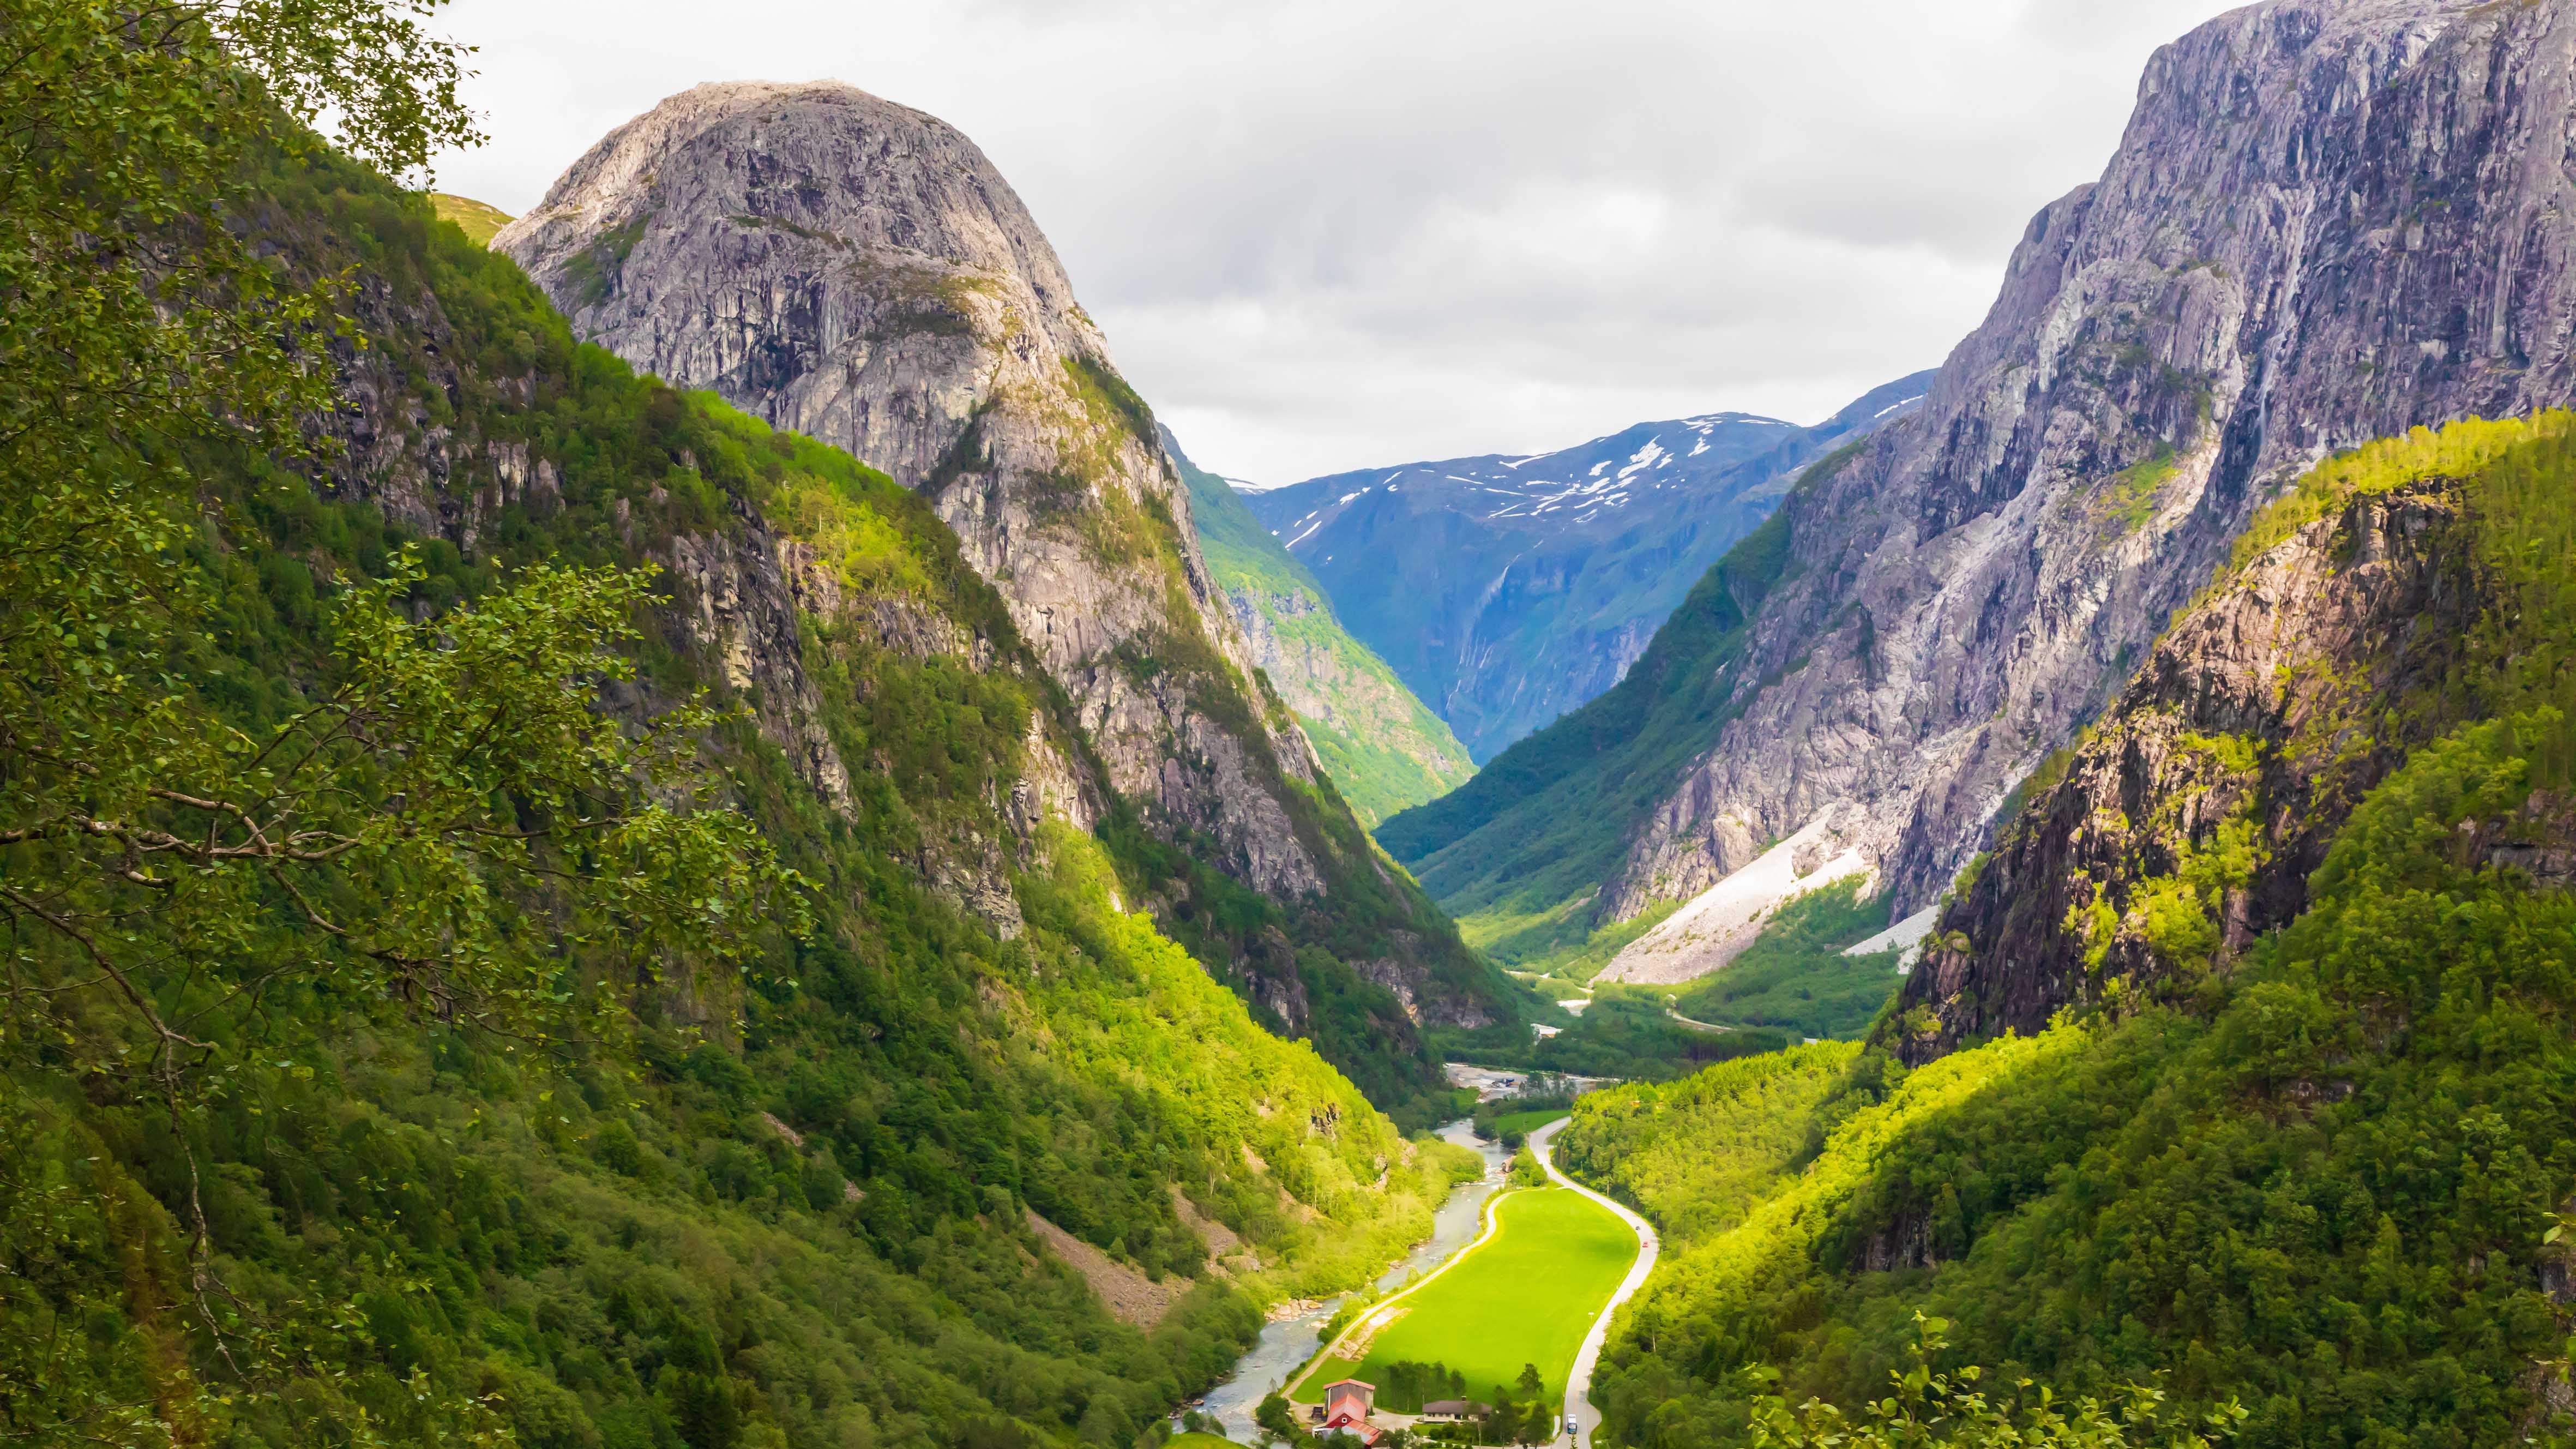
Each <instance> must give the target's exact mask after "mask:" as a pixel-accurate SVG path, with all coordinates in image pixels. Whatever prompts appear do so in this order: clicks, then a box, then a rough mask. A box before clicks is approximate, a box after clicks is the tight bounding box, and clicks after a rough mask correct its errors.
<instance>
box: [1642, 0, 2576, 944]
mask: <svg viewBox="0 0 2576 1449" xmlns="http://www.w3.org/2000/svg"><path fill="white" fill-rule="evenodd" d="M2571 42H2576V7H2571V6H2569V5H2566V4H2563V3H2558V0H2532V3H2517V4H2501V5H2497V4H2482V3H2476V0H2273V3H2268V4H2261V5H2254V6H2249V7H2247V8H2246V9H2243V10H2239V11H2236V12H2233V13H2231V14H2229V15H2226V16H2223V17H2221V18H2219V19H2217V20H2215V21H2212V22H2210V23H2209V24H2208V25H2206V26H2203V27H2202V28H2201V29H2199V30H2197V31H2195V32H2193V33H2192V34H2191V35H2189V36H2187V37H2185V38H2184V39H2182V40H2180V41H2178V42H2176V43H2174V44H2172V45H2170V46H2167V47H2165V48H2164V49H2163V50H2161V51H2159V52H2158V53H2157V54H2156V56H2155V57H2154V59H2153V61H2152V62H2151V63H2150V64H2149V66H2148V69H2147V73H2146V78H2145V80H2144V82H2143V84H2142V85H2141V87H2140V93H2139V100H2138V106H2137V110H2136V112H2135V114H2134V116H2133V117H2132V119H2131V121H2130V124H2129V128H2128V132H2127V135H2126V136H2125V138H2124V139H2123V141H2122V143H2121V146H2120V149H2119V152H2118V154H2117V155H2116V156H2115V157H2114V158H2113V159H2112V162H2111V164H2110V167H2109V169H2108V170H2106V171H2105V172H2104V174H2103V176H2102V179H2101V180H2100V181H2099V182H2098V183H2095V184H2093V185H2089V186H2085V187H2082V188H2079V189H2078V190H2076V191H2075V192H2073V193H2072V194H2070V195H2068V196H2067V197H2066V198H2064V199H2063V200H2061V201H2059V202H2057V203H2055V204H2054V205H2052V206H2050V207H2048V208H2047V209H2046V210H2044V211H2042V212H2041V213H2040V214H2039V216H2038V217H2037V218H2036V219H2035V220H2033V221H2032V223H2031V225H2030V228H2029V231H2028V232H2027V233H2026V235H2025V236H2024V239H2023V241H2022V244H2021V246H2020V247H2019V249H2018V250H2017V252H2016V254H2015V255H2014V257H2013V260H2012V264H2011V267H2010V270H2009V272H2008V275H2007V278H2006V281H2005V285H2004V290H2003V294H2002V296H2001V297H2000V298H1999V299H1998V300H1997V301H1996V303H1995V306H1994V309H1993V311H1992V312H1991V313H1990V314H1989V316H1988V318H1987V320H1986V322H1985V324H1984V325H1983V326H1982V327H1980V328H1979V329H1978V330H1977V331H1976V333H1974V334H1973V335H1972V336H1970V337H1969V338H1968V339H1967V340H1966V341H1965V342H1964V343H1962V344H1961V345H1960V346H1959V348H1958V350H1957V351H1956V352H1954V353H1953V354H1952V355H1951V357H1950V359H1949V361H1948V362H1947V363H1946V364H1945V365H1944V366H1943V367H1942V369H1941V371H1940V374H1939V376H1938V378H1937V379H1936V380H1935V381H1934V383H1933V385H1932V388H1931V393H1930V396H1929V397H1928V398H1927V399H1926V400H1925V402H1924V405H1923V407H1922V410H1921V411H1920V412H1918V413H1917V414H1915V415H1914V416H1912V417H1910V418H1907V419H1905V420H1903V421H1901V422H1899V423H1897V424H1895V425H1893V426H1891V427H1889V428H1887V429H1886V430H1885V431H1883V432H1882V433H1881V434H1880V435H1879V437H1878V438H1877V439H1876V440H1875V441H1874V442H1873V444H1872V445H1871V446H1870V447H1869V448H1868V449H1867V450H1866V451H1865V452H1864V454H1863V455H1862V456H1861V457H1860V458H1858V459H1857V460H1855V461H1854V462H1853V463H1852V465H1851V466H1849V467H1846V468H1844V469H1842V470H1841V471H1839V472H1838V473H1836V474H1835V475H1834V476H1832V477H1831V478H1830V479H1829V480H1826V481H1824V482H1822V483H1820V484H1819V485H1818V486H1816V487H1814V488H1812V489H1810V490H1807V491H1805V492H1803V493H1802V494H1801V495H1799V496H1797V497H1794V498H1793V499H1791V500H1790V501H1789V502H1788V503H1787V504H1786V505H1784V512H1785V513H1786V515H1787V518H1788V522H1789V543H1788V557H1787V559H1786V563H1785V571H1784V572H1783V573H1782V575H1781V576H1780V578H1779V580H1778V582H1777V584H1776V585H1775V586H1773V587H1771V588H1770V589H1769V590H1768V592H1767V595H1766V596H1765V597H1764V598H1763V600H1762V603H1761V606H1760V608H1759V610H1758V612H1756V613H1755V615H1754V617H1753V618H1752V620H1751V621H1750V625H1749V630H1748V634H1747V640H1746V645H1745V648H1744V650H1743V651H1742V654H1741V656H1740V659H1739V660H1738V661H1736V662H1735V663H1733V664H1732V665H1731V667H1732V669H1733V671H1734V673H1733V677H1732V683H1731V686H1730V688H1731V702H1730V709H1729V711H1728V712H1729V713H1731V715H1732V718H1731V719H1730V720H1729V722H1727V723H1726V724H1725V725H1724V728H1723V729H1722V730H1721V731H1719V732H1718V733H1717V734H1716V736H1715V738H1714V739H1712V740H1711V741H1710V743H1709V746H1708V748H1707V750H1706V753H1705V754H1703V755H1702V756H1701V757H1700V758H1699V759H1698V760H1697V761H1696V762H1695V763H1694V764H1692V765H1691V766H1690V767H1689V769H1688V770H1687V772H1686V773H1685V774H1684V776H1683V778H1682V779H1681V780H1680V781H1679V782H1678V783H1677V785H1676V786H1675V787H1674V788H1673V789H1671V790H1670V792H1669V793H1667V794H1666V795H1665V797H1664V798H1663V800H1662V803H1661V804H1660V805H1658V806H1656V807H1655V808H1654V809H1652V810H1651V811H1650V812H1648V813H1647V815H1646V816H1645V817H1644V818H1643V819H1641V820H1639V821H1638V823H1637V826H1636V828H1635V830H1634V832H1633V834H1632V836H1631V838H1630V843H1629V847H1628V849H1627V852H1626V856H1625V859H1624V860H1622V861H1621V862H1620V863H1619V864H1618V866H1617V867H1616V868H1615V870H1614V871H1613V872H1612V873H1611V876H1610V878H1609V880H1608V881H1607V882H1606V883H1605V902H1606V905H1607V909H1608V911H1609V913H1610V914H1612V915H1614V916H1620V917H1624V916H1626V915H1629V914H1633V913H1634V912H1636V911H1638V910H1641V909H1643V908H1644V907H1645V906H1646V905H1648V904H1649V903H1650V902H1652V901H1655V900H1658V899H1670V898H1674V897H1687V896H1690V895H1692V894H1694V893H1696V892H1697V891H1699V890H1701V889H1703V888H1705V887H1706V886H1707V885H1708V884H1709V883H1711V882H1712V881H1714V880H1716V879H1718V878H1720V877H1722V876H1723V875H1724V874H1726V873H1727V872H1729V871H1732V870H1735V869H1737V868H1739V867H1741V866H1743V865H1744V864H1746V863H1747V861H1748V860H1749V859H1750V856H1749V855H1747V854H1746V853H1745V848H1744V846H1743V844H1742V843H1741V839H1740V837H1743V836H1747V835H1749V836H1750V838H1754V839H1759V838H1760V837H1762V836H1764V835H1768V834H1784V833H1786V832H1788V831H1790V830H1793V829H1796V828H1798V827H1799V826H1800V825H1801V824H1803V823H1804V822H1806V821H1808V820H1812V819H1814V818H1816V817H1817V816H1818V815H1820V814H1822V813H1824V812H1826V811H1828V810H1831V809H1836V808H1838V807H1841V808H1847V809H1848V810H1850V811H1851V812H1852V813H1850V814H1849V815H1847V816H1845V817H1843V818H1844V819H1845V820H1846V821H1847V822H1856V823H1852V824H1851V825H1850V828H1853V829H1855V831H1856V832H1857V837H1858V839H1859V841H1860V843H1861V844H1862V845H1863V847H1864V848H1865V849H1866V850H1867V851H1868V852H1869V853H1871V854H1872V855H1873V856H1875V857H1876V858H1877V859H1879V861H1880V862H1881V863H1882V870H1883V871H1884V873H1885V874H1886V875H1887V877H1888V878H1889V880H1890V882H1891V884H1892V886H1893V888H1894V901H1893V907H1894V911H1895V913H1896V914H1898V915H1903V914H1907V913H1909V912H1911V911H1913V910H1915V909H1916V908H1918V907H1920V906H1922V905H1923V904H1925V903H1926V902H1928V901H1930V900H1931V899H1932V898H1933V897H1934V896H1936V895H1937V894H1938V893H1939V892H1940V891H1941V889H1942V888H1943V887H1944V885H1946V884H1947V883H1948V882H1949V880H1950V878H1951V876H1952V875H1953V874H1954V873H1955V872H1956V871H1957V869H1958V868H1959V866H1960V865H1961V864H1962V863H1963V862H1964V861H1966V860H1967V859H1968V858H1969V857H1970V856H1971V855H1972V854H1973V853H1974V852H1975V851H1976V850H1977V849H1978V848H1979V847H1980V846H1981V845H1982V844H1983V843H1984V842H1985V839H1986V837H1987V834H1988V832H1989V829H1990V822H1991V818H1992V816H1993V814H1994V812H1995V810H1996V807H1997V805H1998V804H1999V802H2000V801H2002V800H2003V798H2004V797H2005V795H2006V793H2007V791H2008V790H2009V789H2010V788H2011V787H2012V786H2013V784H2014V783H2015V782H2016V781H2017V780H2019V779H2020V778H2021V777H2022V776H2023V775H2025V774H2026V773H2028V772H2029V771H2030V769H2031V768H2032V767H2033V766H2034V765H2035V764H2036V763H2037V762H2038V761H2039V760H2040V759H2041V758H2042V756H2044V755H2045V754H2046V753H2047V752H2048V751H2049V749H2050V748H2052V747H2053V746H2055V745H2057V744H2059V743H2061V742H2063V741H2065V740H2066V739H2068V738H2069V737H2070V736H2072V735H2073V734H2074V733H2075V732H2076V730H2077V729H2078V727H2079V726H2080V725H2081V724H2082V723H2083V721H2084V720H2086V719H2087V718H2089V717H2090V716H2091V715H2093V714H2094V713H2095V712H2096V711H2097V710H2098V709H2099V708H2100V706H2101V705H2102V703H2103V701H2104V700H2105V699H2106V698H2107V697H2108V696H2109V695H2110V693H2111V692H2112V691H2113V690H2114V689H2115V688H2116V687H2117V686H2118V684H2119V682H2120V680H2121V679H2122V677H2123V675H2124V674H2125V673H2126V672H2127V671H2128V670H2129V668H2130V667H2131V665H2132V661H2134V660H2135V659H2136V658H2137V657H2138V655H2139V654H2140V653H2141V652H2142V651H2143V650H2144V649H2145V647H2146V646H2147V644H2148V642H2149V641H2150V640H2152V639H2153V638H2154V637H2155V636H2156V633H2157V631H2158V629H2159V627H2160V626H2161V624H2162V623H2163V621H2164V620H2165V618H2166V617H2167V616H2168V615H2169V614H2171V612H2172V611H2173V610H2174V609H2176V608H2177V607H2178V606H2179V605H2181V604H2182V603H2183V601H2184V600H2185V599H2187V598H2188V597H2189V596H2190V594H2191V592H2192V591H2193V590H2194V589H2195V588H2196V587H2198V586H2199V584H2200V583H2201V582H2202V581H2203V580H2204V579H2206V578H2207V577H2209V574H2210V572H2211V569H2212V567H2213V565H2214V563H2215V561H2216V560H2217V559H2218V558H2219V557H2220V556H2221V555H2222V554H2223V552H2224V550H2225V549H2226V547H2227V546H2228V541H2229V540H2230V539H2231V538H2232V537H2234V535H2235V534H2236V533H2237V532H2238V530H2239V529H2240V528H2241V527H2242V526H2243V524H2244V522H2245V521H2246V519H2247V518H2248V517H2249V516H2250V514H2251V512H2252V510H2253V509H2254V508H2256V507H2257V506H2259V505H2260V504H2261V503H2262V502H2263V501H2264V499H2265V497H2266V495H2267V494H2268V493H2269V492H2270V491H2271V490H2272V489H2273V488H2275V487H2277V486H2278V485H2279V484H2281V483H2282V482H2283V481H2285V480H2286V479H2287V478H2288V477H2289V476H2291V475H2293V474H2295V473H2296V472H2297V471H2299V470H2300V468H2301V467H2302V466H2303V465H2305V464H2307V463H2308V462H2310V461H2311V460H2313V459H2315V458H2316V457H2318V456H2319V455H2320V454H2322V453H2324V452H2326V451H2328V450H2331V449H2336V448H2341V447H2347V446H2351V445H2354V444H2356V443H2359V442H2361V441H2363V440H2365V439H2369V438H2373V437H2378V436H2382V435H2387V434H2393V433H2398V432H2402V431H2404V430H2405V429H2406V428H2408V427H2409V426H2412V425H2415V424H2421V423H2433V422H2439V421H2442V420H2446V419H2451V418H2457V417H2460V416H2464V415H2468V414H2479V415H2484V416H2489V417H2495V416H2505V415H2511V414H2517V413H2521V412H2525V411H2528V410H2531V409H2534V408H2537V407H2541V406H2546V405H2553V404H2559V403H2564V402H2565V401H2567V400H2568V399H2569V398H2570V397H2571V396H2576V361H2571V359H2570V357H2569V349H2568V342H2569V337H2570V334H2571V330H2576V272H2571V270H2570V268H2569V265H2568V263H2569V260H2570V257H2569V253H2570V249H2571V241H2576V181H2571V176H2570V172H2569V171H2568V169H2567V165H2566V162H2567V157H2568V150H2569V133H2570V124H2571V115H2576V47H2571ZM2142 767H2144V766H2143V765H2142ZM1729 819H1733V820H1735V821H1738V822H1744V823H1746V824H1748V825H1749V826H1750V827H1751V829H1750V830H1749V831H1738V832H1733V833H1730V832H1729V831H1727V830H1726V829H1725V828H1723V822H1726V821H1728V820H1729Z"/></svg>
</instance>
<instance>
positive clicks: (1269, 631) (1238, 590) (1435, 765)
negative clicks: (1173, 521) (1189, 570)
mask: <svg viewBox="0 0 2576 1449" xmlns="http://www.w3.org/2000/svg"><path fill="white" fill-rule="evenodd" d="M1163 447H1164V450H1165V451H1166V452H1168V453H1169V454H1170V455H1171V458H1172V466H1173V467H1175V468H1178V469H1179V470H1180V473H1181V481H1182V482H1184V483H1186V484H1188V485H1189V490H1190V512H1191V516H1192V517H1193V518H1194V519H1195V520H1196V522H1197V524H1198V536H1199V547H1200V548H1201V549H1202V550H1203V551H1204V552H1205V553H1206V555H1207V564H1208V572H1209V573H1210V574H1211V575H1212V576H1213V577H1214V578H1215V579H1216V585H1217V587H1218V588H1219V589H1221V590H1223V591H1224V593H1225V597H1226V600H1227V602H1228V603H1230V604H1232V605H1233V607H1234V615H1235V618H1236V619H1237V620H1238V621H1240V622H1241V623H1242V625H1243V631H1244V634H1245V636H1246V637H1247V638H1248V639H1249V640H1250V641H1251V645H1252V662H1253V663H1254V664H1255V665H1257V666H1259V668H1260V669H1261V672H1262V673H1263V674H1264V675H1266V676H1267V677H1268V678H1269V680H1270V684H1271V687H1272V688H1274V689H1276V690H1278V692H1279V697H1280V699H1282V700H1283V701H1285V702H1286V703H1287V705H1288V709H1289V711H1290V712H1291V713H1293V714H1295V715H1296V716H1297V723H1298V725H1299V727H1301V728H1302V729H1304V730H1305V732H1306V738H1307V740H1308V741H1309V742H1310V743H1312V744H1313V745H1314V747H1315V753H1316V755H1317V756H1318V757H1319V758H1320V759H1321V760H1322V761H1323V765H1324V773H1326V774H1328V775H1330V776H1331V777H1332V779H1333V784H1334V786H1335V787H1336V788H1338V789H1339V790H1340V791H1341V793H1342V798H1343V799H1345V800H1348V801H1349V802H1350V804H1351V809H1352V811H1353V812H1354V813H1355V814H1357V815H1358V816H1359V819H1360V823H1361V824H1362V825H1369V826H1374V825H1376V824H1377V823H1378V822H1379V821H1380V820H1383V819H1385V818H1386V817H1387V816H1389V815H1392V814H1394V813H1395V812H1396V811H1398V810H1402V809H1404V808H1405V807H1407V806H1411V805H1419V804H1421V803H1422V802H1423V801H1425V800H1432V799H1437V798H1438V797H1440V796H1442V795H1446V794H1448V793H1449V792H1450V791H1451V790H1453V789H1456V788H1457V787H1458V786H1460V785H1463V784H1465V783H1466V782H1467V777H1468V776H1470V775H1473V774H1474V773H1476V767H1475V764H1474V763H1473V762H1472V761H1470V760H1469V759H1468V758H1467V751H1466V747H1465V746H1463V745H1461V744H1459V743H1458V737H1457V736H1456V735H1454V734H1451V733H1450V732H1449V726H1448V725H1447V724H1446V723H1444V722H1443V721H1442V720H1441V718H1440V717H1439V716H1438V715H1435V714H1433V713H1432V712H1431V711H1430V710H1428V709H1425V708H1424V707H1423V704H1422V701H1421V700H1419V699H1416V698H1414V697H1413V692H1412V691H1411V690H1409V689H1406V688H1405V687H1404V681H1402V680H1400V679H1398V678H1396V677H1395V671H1394V670H1392V669H1389V668H1387V667H1386V661H1385V660H1383V659H1380V658H1378V657H1377V656H1376V655H1375V654H1373V653H1370V652H1369V648H1368V646H1367V645H1365V644H1362V643H1360V642H1359V641H1358V640H1357V639H1354V638H1352V637H1351V636H1350V631H1348V630H1346V629H1344V628H1343V627H1342V622H1341V620H1340V619H1338V618H1336V617H1335V616H1334V614H1333V604H1332V600H1331V599H1329V598H1327V597H1326V596H1325V593H1324V588H1323V585H1321V584H1319V583H1317V582H1316V581H1315V576H1314V575H1312V574H1310V573H1308V572H1306V567H1305V565H1303V564H1300V563H1299V562H1297V560H1296V557H1295V556H1294V555H1292V554H1290V553H1289V552H1288V551H1287V550H1286V549H1284V548H1282V547H1280V546H1279V540H1278V539H1276V538H1274V537H1272V536H1271V534H1270V531H1269V530H1268V529H1266V528H1263V527H1262V526H1261V524H1260V522H1259V521H1258V520H1256V519H1255V518H1254V517H1253V516H1252V513H1251V510H1249V509H1247V508H1245V507H1244V506H1243V500H1242V499H1241V498H1240V497H1238V496H1236V494H1235V491H1234V489H1233V487H1232V486H1231V485H1229V484H1228V483H1227V482H1226V480H1225V479H1223V478H1220V477H1218V476H1217V475H1216V474H1214V473H1210V472H1208V471H1207V470H1206V469H1204V468H1201V467H1199V466H1198V465H1196V464H1194V463H1192V462H1191V461H1190V460H1189V455H1188V454H1186V453H1183V452H1182V451H1181V445H1180V441H1179V440H1178V439H1176V438H1174V437H1173V436H1172V434H1171V430H1170V429H1168V428H1166V429H1164V430H1163Z"/></svg>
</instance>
